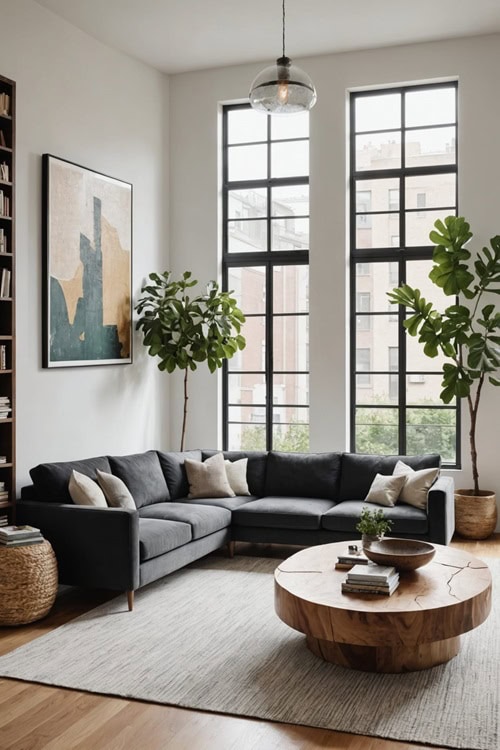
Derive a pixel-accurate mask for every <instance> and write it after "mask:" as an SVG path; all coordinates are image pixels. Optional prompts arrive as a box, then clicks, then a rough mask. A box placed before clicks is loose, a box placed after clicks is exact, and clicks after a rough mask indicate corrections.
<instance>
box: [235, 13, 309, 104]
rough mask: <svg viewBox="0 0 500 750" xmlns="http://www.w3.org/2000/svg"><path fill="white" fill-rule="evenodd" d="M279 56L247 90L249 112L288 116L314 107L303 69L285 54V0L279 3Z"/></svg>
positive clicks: (307, 78)
mask: <svg viewBox="0 0 500 750" xmlns="http://www.w3.org/2000/svg"><path fill="white" fill-rule="evenodd" d="M282 18H283V26H282V29H283V33H282V37H283V54H282V56H281V57H278V59H277V60H276V64H275V65H270V66H269V67H267V68H264V70H262V71H261V72H260V73H259V75H258V76H257V77H256V78H255V79H254V81H253V82H252V85H251V87H250V94H249V98H250V104H251V106H252V107H253V109H257V110H260V111H261V112H267V113H268V114H271V115H288V114H296V113H297V112H306V111H308V110H309V109H311V108H312V107H314V105H315V104H316V98H317V97H316V89H315V88H314V84H313V82H312V81H311V79H310V78H309V76H308V75H307V73H304V71H303V70H301V69H300V68H298V67H297V66H296V65H292V61H291V60H290V58H289V57H287V56H286V54H285V0H282Z"/></svg>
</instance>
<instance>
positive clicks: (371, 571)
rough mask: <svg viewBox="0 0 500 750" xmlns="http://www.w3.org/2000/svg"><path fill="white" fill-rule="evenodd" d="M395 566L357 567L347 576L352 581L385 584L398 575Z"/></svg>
mask: <svg viewBox="0 0 500 750" xmlns="http://www.w3.org/2000/svg"><path fill="white" fill-rule="evenodd" d="M396 572H397V571H396V568H395V567H394V566H393V565H375V563H370V565H366V566H365V565H355V566H354V567H353V568H352V569H351V570H350V571H349V573H348V574H347V578H348V579H349V580H350V581H379V582H381V583H385V582H386V581H387V580H388V579H389V578H390V577H391V576H393V575H394V574H395V573H396Z"/></svg>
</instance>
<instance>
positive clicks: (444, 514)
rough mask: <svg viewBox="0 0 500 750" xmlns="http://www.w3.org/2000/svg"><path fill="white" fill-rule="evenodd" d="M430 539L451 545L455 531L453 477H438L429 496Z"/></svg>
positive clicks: (437, 542)
mask: <svg viewBox="0 0 500 750" xmlns="http://www.w3.org/2000/svg"><path fill="white" fill-rule="evenodd" d="M427 515H428V519H429V539H430V541H431V542H436V544H449V542H450V541H451V538H452V536H453V532H454V531H455V483H454V481H453V479H452V478H451V477H444V476H440V477H438V479H437V481H436V482H435V483H434V484H433V485H432V487H431V488H430V490H429V494H428V495H427Z"/></svg>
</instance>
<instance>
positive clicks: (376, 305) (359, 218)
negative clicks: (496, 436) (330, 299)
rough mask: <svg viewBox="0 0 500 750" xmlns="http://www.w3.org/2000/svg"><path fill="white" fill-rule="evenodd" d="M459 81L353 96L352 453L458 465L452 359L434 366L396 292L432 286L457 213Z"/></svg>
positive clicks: (437, 298) (440, 300)
mask: <svg viewBox="0 0 500 750" xmlns="http://www.w3.org/2000/svg"><path fill="white" fill-rule="evenodd" d="M457 93H458V89H457V83H456V82H454V81H453V82H446V83H439V84H432V85H419V86H404V87H400V88H390V89H387V88H386V89H379V90H371V91H363V92H355V93H352V94H351V95H350V306H351V327H350V331H351V333H350V350H351V354H350V358H351V373H352V374H351V383H350V386H351V450H352V451H355V452H359V453H381V454H397V453H399V454H407V455H410V454H420V453H430V452H434V451H436V452H439V453H440V454H441V456H442V458H443V462H444V463H446V464H448V465H451V466H458V465H459V463H460V451H459V446H460V443H459V440H458V435H459V409H458V405H457V404H456V403H453V404H450V405H444V404H443V403H442V401H441V400H440V398H439V393H440V390H441V385H440V384H441V377H442V376H441V367H442V359H440V358H436V359H429V358H428V357H426V356H425V355H424V354H423V351H422V348H421V346H420V345H419V344H418V341H417V340H416V339H415V338H413V337H409V336H408V335H407V334H406V332H405V329H404V327H403V321H404V316H405V314H406V313H405V311H404V309H403V308H398V307H397V306H394V305H391V304H390V303H389V301H388V298H387V296H386V292H387V291H389V290H391V289H392V288H394V287H395V286H398V285H400V284H402V283H405V282H407V283H409V284H411V285H412V286H414V287H418V288H419V289H420V290H421V291H422V294H423V296H424V297H426V298H427V299H431V300H433V301H434V302H435V304H436V305H437V306H438V309H444V307H446V306H447V305H449V304H450V300H449V298H446V297H445V296H444V295H443V294H441V293H440V291H439V290H438V289H437V288H436V287H435V286H434V285H433V284H432V283H431V282H430V280H429V278H428V273H429V271H430V268H431V259H432V245H431V244H430V240H429V232H430V231H431V230H432V229H433V225H434V222H435V221H436V219H438V218H440V219H443V218H444V217H446V216H449V215H456V213H457V201H458V198H457V196H458V188H457V129H458V123H457Z"/></svg>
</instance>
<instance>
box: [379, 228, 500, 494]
mask: <svg viewBox="0 0 500 750" xmlns="http://www.w3.org/2000/svg"><path fill="white" fill-rule="evenodd" d="M434 226H435V229H436V231H432V232H431V233H430V235H429V237H430V239H431V242H433V243H434V245H435V247H434V252H433V264H434V265H433V267H432V270H431V272H430V273H429V278H430V279H431V281H432V282H433V283H434V284H435V285H436V286H437V287H440V288H441V289H442V290H443V292H444V293H445V295H447V296H450V297H455V298H456V301H455V303H454V304H452V305H450V306H449V307H447V308H446V309H445V311H444V312H443V313H440V312H438V311H437V310H436V309H435V307H434V304H433V303H432V302H428V301H427V300H426V299H425V298H424V297H422V295H421V292H420V290H419V289H414V288H412V287H411V286H409V285H408V284H403V285H402V286H400V287H399V288H397V289H393V290H392V292H388V297H389V299H390V300H391V302H393V303H396V304H399V305H403V306H404V307H406V308H407V309H408V310H411V311H412V312H413V314H412V315H411V316H410V317H409V318H407V320H405V322H404V326H405V328H406V330H407V331H408V333H409V334H410V336H418V341H419V342H420V343H421V344H422V346H423V349H424V353H425V354H426V355H427V356H428V357H437V356H438V354H443V355H444V356H445V357H446V359H447V361H446V362H445V363H444V364H443V379H442V384H441V385H442V391H441V394H440V397H441V400H442V401H443V402H444V403H445V404H449V403H450V402H451V401H452V400H453V399H454V398H463V399H466V401H467V404H468V407H469V416H470V430H469V439H470V455H471V464H472V477H473V481H474V494H475V495H478V494H479V492H480V490H479V474H478V468H477V448H476V427H477V415H478V410H479V404H480V400H481V394H482V389H483V386H484V384H485V382H486V381H488V382H489V383H490V384H491V385H493V386H498V385H500V379H499V375H500V372H499V369H500V312H499V310H498V307H497V304H496V299H495V296H494V295H498V294H500V236H498V235H497V236H495V237H493V238H492V239H491V240H490V247H489V248H488V247H483V249H482V251H478V252H477V253H476V254H475V258H472V256H471V252H470V251H469V250H468V249H467V248H465V247H464V246H465V244H466V243H467V242H468V241H469V240H470V239H471V238H472V236H473V235H472V232H471V231H470V226H469V224H468V223H467V221H466V220H465V219H464V218H463V217H461V216H448V217H447V218H446V219H445V220H444V222H442V221H441V220H438V221H436V222H435V223H434ZM462 298H463V299H462ZM486 302H488V304H485V303H486Z"/></svg>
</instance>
